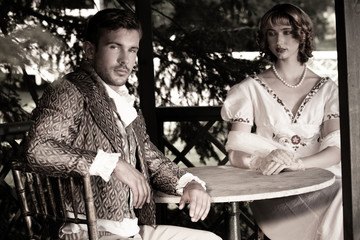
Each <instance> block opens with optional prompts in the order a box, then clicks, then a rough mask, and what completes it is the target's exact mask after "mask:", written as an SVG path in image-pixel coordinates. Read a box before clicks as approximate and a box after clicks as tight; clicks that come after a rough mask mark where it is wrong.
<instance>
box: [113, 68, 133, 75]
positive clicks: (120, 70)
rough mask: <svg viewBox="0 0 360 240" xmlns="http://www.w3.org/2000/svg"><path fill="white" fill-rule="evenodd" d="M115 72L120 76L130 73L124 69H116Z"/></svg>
mask: <svg viewBox="0 0 360 240" xmlns="http://www.w3.org/2000/svg"><path fill="white" fill-rule="evenodd" d="M114 71H115V72H116V73H118V74H127V73H129V70H128V69H127V68H124V67H119V68H115V69H114Z"/></svg>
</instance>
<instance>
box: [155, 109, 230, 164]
mask: <svg viewBox="0 0 360 240" xmlns="http://www.w3.org/2000/svg"><path fill="white" fill-rule="evenodd" d="M220 110H221V107H220V106H215V107H158V108H156V116H157V122H158V136H161V137H160V139H159V144H158V145H159V146H158V147H159V149H160V150H162V151H163V152H165V148H167V149H168V150H169V151H170V152H171V153H172V154H173V155H175V159H173V161H174V162H175V163H177V164H178V163H179V162H182V163H184V164H185V165H186V166H187V167H194V166H195V165H196V163H195V162H194V160H193V159H188V158H187V157H186V154H188V153H189V151H190V150H191V149H192V148H193V147H194V146H195V145H196V144H197V143H200V142H202V141H209V142H210V143H211V144H212V145H213V146H214V147H215V148H216V149H218V150H219V151H220V152H221V153H222V154H223V155H224V157H223V159H221V160H220V161H219V162H218V165H224V164H226V163H227V161H228V160H227V156H226V150H225V147H224V141H220V139H218V138H217V137H216V136H213V135H212V134H211V133H210V132H209V130H210V128H211V127H213V126H214V124H216V123H217V122H222V119H221V116H220ZM166 122H191V124H192V125H193V128H195V129H196V130H195V132H193V133H192V137H191V140H190V141H187V142H186V144H185V147H184V148H183V149H182V150H180V149H178V147H177V146H176V145H175V144H172V143H170V141H169V140H168V138H167V136H166V134H165V132H166V131H164V123H166ZM225 131H226V130H225Z"/></svg>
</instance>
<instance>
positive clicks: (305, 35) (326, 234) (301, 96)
mask: <svg viewBox="0 0 360 240" xmlns="http://www.w3.org/2000/svg"><path fill="white" fill-rule="evenodd" d="M258 44H259V47H260V51H261V53H262V55H263V56H264V57H265V58H267V59H268V60H269V61H271V63H272V66H271V67H270V68H269V69H267V70H265V71H264V72H262V73H260V74H258V75H257V74H254V75H252V76H250V77H248V78H246V79H244V80H243V81H242V82H241V83H239V84H236V85H235V86H233V87H232V88H231V89H230V91H229V93H228V95H227V97H226V100H225V102H224V104H223V107H222V111H221V114H222V118H223V119H224V120H226V121H230V122H232V129H231V131H230V133H229V136H228V142H227V144H226V148H227V151H228V156H229V160H230V162H231V164H232V165H234V166H237V167H241V168H251V169H254V170H257V171H261V172H262V173H263V174H265V175H272V174H279V173H280V172H281V171H283V170H304V169H306V168H311V167H321V168H326V169H329V170H330V171H332V172H334V173H335V175H336V182H335V184H333V185H332V186H331V187H328V188H326V189H324V190H322V191H317V192H313V193H309V194H303V195H299V196H294V197H286V198H278V199H272V200H263V201H255V202H253V203H251V208H252V211H253V213H254V217H255V219H256V221H257V223H258V225H259V226H260V228H261V229H262V230H263V232H264V233H265V234H266V235H267V236H268V237H269V238H270V239H273V240H278V239H287V240H288V239H292V240H294V239H302V240H303V239H305V240H311V239H324V240H325V239H334V240H337V239H343V225H342V224H343V223H342V197H341V167H340V130H339V104H338V89H337V86H336V84H335V83H334V82H333V81H332V80H331V79H329V78H327V77H325V78H324V77H320V76H318V75H317V74H316V73H314V72H313V71H311V70H310V69H308V67H307V66H306V62H307V61H308V59H309V58H310V57H312V50H313V37H312V23H311V20H310V18H309V16H308V15H307V14H306V13H305V12H304V11H303V10H301V9H300V8H299V7H297V6H294V5H291V4H279V5H276V6H274V7H273V8H272V9H270V10H269V11H268V12H267V13H266V14H265V15H264V16H263V17H262V19H261V21H260V29H259V32H258ZM253 126H255V127H256V131H255V132H254V133H252V132H251V129H252V128H253Z"/></svg>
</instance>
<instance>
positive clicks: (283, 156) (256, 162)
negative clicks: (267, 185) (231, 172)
mask: <svg viewBox="0 0 360 240" xmlns="http://www.w3.org/2000/svg"><path fill="white" fill-rule="evenodd" d="M250 168H252V169H255V170H260V171H261V172H262V173H263V174H264V175H274V174H279V173H280V172H281V171H283V170H284V169H290V170H293V171H296V170H304V169H305V168H304V164H303V163H302V161H301V160H300V159H296V158H295V156H294V154H293V153H292V152H290V151H286V150H282V149H275V150H273V151H271V152H270V153H269V154H268V155H267V156H266V157H264V158H261V157H257V158H254V159H253V160H252V161H251V162H250Z"/></svg>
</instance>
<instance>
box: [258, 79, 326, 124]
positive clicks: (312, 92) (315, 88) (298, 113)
mask: <svg viewBox="0 0 360 240" xmlns="http://www.w3.org/2000/svg"><path fill="white" fill-rule="evenodd" d="M251 77H252V78H253V79H254V80H255V81H256V82H257V83H259V84H260V86H262V87H263V88H264V89H265V91H266V92H267V93H269V94H270V95H271V97H272V98H273V99H274V100H275V101H276V102H277V103H278V104H280V105H281V106H282V107H283V109H284V111H285V113H286V114H287V115H288V116H289V117H290V119H291V123H297V121H298V119H299V118H300V116H301V115H302V112H303V111H304V108H305V105H306V104H307V103H309V102H310V100H311V99H312V98H313V97H314V96H315V95H316V93H317V92H318V91H319V90H320V88H321V87H322V86H323V85H324V84H325V83H326V82H327V81H328V80H329V79H330V78H329V77H321V78H320V80H319V81H318V82H317V83H316V84H315V85H314V86H313V87H312V89H311V90H310V91H309V92H308V93H307V94H306V96H305V97H304V99H303V100H302V102H301V104H300V106H299V108H298V109H297V110H296V112H295V115H294V114H293V113H292V111H291V110H290V109H289V108H288V107H287V106H286V104H285V102H283V100H282V99H280V97H279V96H278V95H277V94H276V92H275V91H274V90H273V89H272V88H271V87H270V86H269V85H268V84H266V83H265V82H264V81H263V80H262V79H261V78H260V77H259V76H258V75H257V74H256V73H254V74H253V75H252V76H251Z"/></svg>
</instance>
